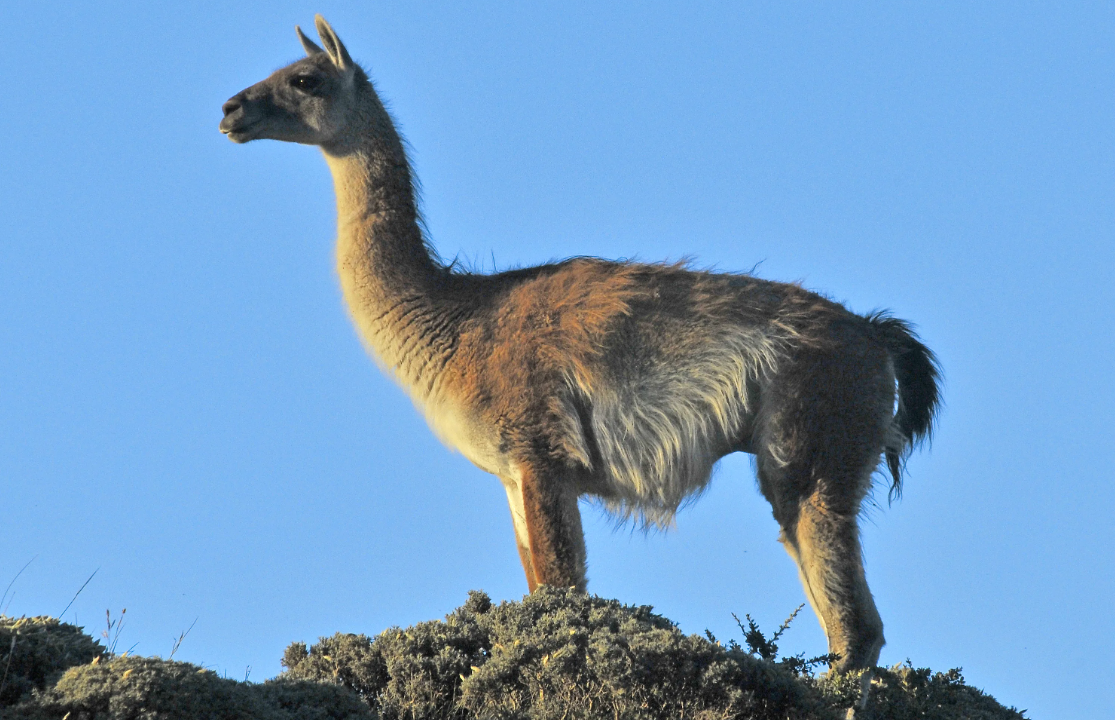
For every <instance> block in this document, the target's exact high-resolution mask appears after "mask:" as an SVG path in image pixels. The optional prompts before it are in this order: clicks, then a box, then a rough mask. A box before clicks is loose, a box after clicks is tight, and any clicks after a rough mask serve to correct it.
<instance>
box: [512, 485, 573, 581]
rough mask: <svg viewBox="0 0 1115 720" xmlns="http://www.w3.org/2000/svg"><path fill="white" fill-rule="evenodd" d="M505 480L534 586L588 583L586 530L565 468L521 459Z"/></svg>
mask: <svg viewBox="0 0 1115 720" xmlns="http://www.w3.org/2000/svg"><path fill="white" fill-rule="evenodd" d="M517 470H518V473H517V477H514V478H506V479H504V480H503V485H504V489H505V490H506V491H507V501H508V504H509V505H510V507H511V519H512V520H513V521H514V523H515V538H516V540H517V541H518V545H519V559H520V560H522V563H523V571H524V572H525V573H526V576H527V587H529V588H530V590H531V592H533V591H534V590H535V588H537V587H538V586H539V585H554V586H557V587H576V588H577V589H578V590H584V589H585V583H586V579H585V536H584V531H583V530H582V529H581V511H580V510H579V509H578V508H577V492H576V490H574V489H573V488H572V487H570V486H569V485H568V484H567V483H565V482H563V480H564V479H565V478H563V477H562V474H561V473H560V472H554V471H552V470H550V469H548V468H544V467H543V466H541V465H535V464H533V463H520V464H519V465H518V466H517Z"/></svg>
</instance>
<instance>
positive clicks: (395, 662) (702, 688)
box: [283, 588, 835, 720]
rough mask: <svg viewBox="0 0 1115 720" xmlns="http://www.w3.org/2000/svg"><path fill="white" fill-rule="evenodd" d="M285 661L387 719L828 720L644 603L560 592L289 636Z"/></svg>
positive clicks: (764, 668) (829, 713) (775, 674)
mask: <svg viewBox="0 0 1115 720" xmlns="http://www.w3.org/2000/svg"><path fill="white" fill-rule="evenodd" d="M283 662H284V665H286V667H287V672H286V676H287V677H297V678H305V679H313V680H318V681H322V682H333V683H338V684H341V685H345V686H346V687H349V688H351V689H353V690H354V691H356V692H357V693H358V694H359V695H360V696H361V697H363V698H364V699H365V700H366V701H367V702H368V703H369V705H371V706H372V707H373V708H375V709H376V710H378V711H379V713H380V714H381V716H382V717H383V718H384V719H385V720H388V719H391V720H394V719H396V718H399V719H403V718H406V719H407V720H419V719H420V718H429V719H431V720H432V719H433V718H438V719H439V720H440V719H441V718H460V719H462V720H463V719H464V718H470V719H471V718H537V719H539V720H542V719H548V718H655V719H659V718H755V719H761V718H797V717H802V718H804V717H810V718H824V717H835V714H834V711H833V710H831V709H830V708H829V707H828V706H827V705H826V704H825V703H824V699H823V696H822V693H821V692H820V691H819V690H818V689H816V688H814V687H812V686H810V685H809V684H807V683H803V682H801V681H800V679H799V678H798V677H796V676H795V675H794V674H793V673H792V672H790V671H789V670H787V669H786V668H784V667H781V666H779V665H778V664H776V663H771V662H764V661H762V660H759V659H757V658H754V657H752V656H751V655H749V654H747V653H746V652H743V651H741V650H739V649H738V648H736V649H726V648H723V647H721V646H720V645H719V644H717V643H714V642H711V641H709V640H707V639H705V638H702V637H699V636H696V635H693V636H686V635H684V634H682V633H681V632H680V631H679V630H678V629H677V627H676V626H674V624H673V623H671V622H670V621H669V620H666V619H665V618H663V617H661V616H658V615H655V614H654V613H652V612H651V610H650V608H648V607H627V606H624V605H621V604H620V603H618V602H616V601H614V600H603V599H601V598H597V597H593V596H590V595H587V594H585V593H579V592H576V591H572V590H564V589H557V588H542V589H540V590H539V591H538V592H535V593H534V594H532V595H530V596H528V597H526V598H524V599H523V601H522V602H518V603H511V602H508V603H502V604H500V605H499V606H493V605H492V604H491V602H490V601H489V599H488V597H487V596H486V595H484V594H483V593H478V592H473V593H471V594H470V596H469V600H468V602H466V603H465V605H464V606H463V607H461V608H459V609H458V610H456V611H455V612H453V613H452V614H450V615H449V616H448V617H447V618H446V619H445V621H444V622H426V623H421V624H418V625H415V626H413V627H410V628H407V629H405V630H403V629H398V628H395V629H391V630H388V631H386V632H384V633H382V634H381V635H379V636H378V637H376V638H375V640H370V639H368V638H367V637H365V636H363V635H340V634H338V635H334V636H333V637H331V638H323V639H322V640H321V641H320V642H319V643H318V644H317V645H315V646H313V647H312V648H310V649H309V650H307V648H306V646H305V645H303V644H301V643H296V644H294V645H292V646H290V647H289V648H288V649H287V652H286V655H285V656H284V658H283Z"/></svg>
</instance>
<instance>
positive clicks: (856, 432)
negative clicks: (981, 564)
mask: <svg viewBox="0 0 1115 720" xmlns="http://www.w3.org/2000/svg"><path fill="white" fill-rule="evenodd" d="M887 362H888V361H887V360H886V358H885V357H878V356H877V354H874V353H873V352H872V351H871V348H870V347H853V348H851V349H850V350H848V351H847V352H843V353H829V354H825V355H821V354H819V353H818V354H815V355H809V354H805V353H803V354H802V355H801V356H799V357H798V358H797V362H796V363H795V364H794V365H793V366H792V367H791V368H788V369H787V372H786V374H785V375H783V377H782V378H781V379H780V380H781V382H780V383H779V384H777V386H775V387H773V388H772V389H771V390H770V392H769V394H768V395H767V397H766V398H765V399H764V403H765V404H766V408H765V410H766V412H765V419H764V422H763V426H762V428H761V432H760V434H759V440H760V442H759V447H758V448H757V455H758V469H759V482H760V487H761V489H762V491H763V494H764V495H765V496H766V497H767V499H768V500H769V501H770V503H771V506H772V507H773V509H774V516H775V518H776V519H777V520H778V523H779V525H780V526H781V529H782V532H781V535H780V537H779V540H780V541H781V542H782V543H783V545H784V546H785V547H786V550H787V551H788V552H789V554H790V556H791V557H792V558H793V559H794V561H795V562H796V563H797V566H798V571H799V574H800V576H801V582H802V585H803V586H804V587H805V593H806V596H807V597H808V598H809V603H810V605H812V606H813V610H814V612H816V613H817V617H818V618H819V619H820V621H821V625H822V626H823V627H824V630H825V635H826V636H827V637H828V643H829V652H831V653H835V654H838V655H839V656H840V658H839V660H837V661H836V663H835V667H836V668H837V669H838V670H854V669H860V668H870V667H873V666H874V665H875V663H876V662H878V660H879V650H880V649H881V648H882V647H883V623H882V620H881V619H880V618H879V612H878V610H877V609H876V608H875V601H874V599H873V598H872V597H871V591H870V590H869V589H868V587H867V578H866V577H865V575H864V571H863V550H862V548H861V546H860V541H859V524H858V522H857V520H858V515H859V512H860V507H861V505H862V503H863V500H864V498H865V497H866V495H867V492H868V490H869V489H870V486H871V475H872V473H873V472H874V470H875V468H876V466H877V465H878V463H879V458H880V455H881V453H882V450H883V444H884V440H885V438H886V433H887V430H888V428H889V426H890V421H891V409H892V403H893V402H894V389H893V388H894V379H893V375H892V374H891V373H890V370H889V365H888V364H887Z"/></svg>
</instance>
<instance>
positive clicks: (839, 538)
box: [779, 493, 884, 671]
mask: <svg viewBox="0 0 1115 720" xmlns="http://www.w3.org/2000/svg"><path fill="white" fill-rule="evenodd" d="M779 540H780V541H781V542H782V543H783V545H784V546H785V548H786V550H787V552H788V553H789V554H790V557H792V558H793V559H794V561H795V562H796V563H797V566H798V572H799V575H800V576H801V582H802V585H803V586H804V588H805V593H806V596H807V597H808V598H809V603H810V605H812V607H813V611H814V612H815V613H816V614H817V617H818V618H819V619H820V621H821V626H822V627H823V628H824V630H825V635H826V636H827V637H828V644H829V652H830V653H835V654H837V655H839V656H840V657H839V659H838V660H837V661H836V663H835V667H836V669H838V670H841V671H846V670H855V669H861V668H871V667H874V666H875V664H876V663H877V662H878V661H879V651H880V650H881V649H882V647H883V643H884V639H883V621H882V619H881V618H880V617H879V611H878V610H877V609H876V607H875V601H874V599H873V598H872V597H871V590H870V589H868V587H867V578H866V576H865V574H864V570H863V560H862V558H863V554H862V549H861V548H860V542H859V527H858V525H857V522H856V515H855V514H852V515H847V514H843V513H840V512H838V511H835V510H834V509H832V508H831V507H829V506H828V505H827V504H826V503H825V500H824V498H823V497H820V496H819V494H818V493H815V494H814V495H813V496H811V497H809V498H806V499H804V500H803V501H802V502H801V503H800V504H799V506H798V508H797V512H796V517H795V518H794V519H793V520H791V521H789V522H786V523H784V524H783V526H782V533H781V536H780V537H779Z"/></svg>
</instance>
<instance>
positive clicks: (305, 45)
mask: <svg viewBox="0 0 1115 720" xmlns="http://www.w3.org/2000/svg"><path fill="white" fill-rule="evenodd" d="M294 32H296V33H298V42H300V43H302V49H303V50H305V51H306V55H307V56H309V57H313V56H314V55H317V54H319V53H323V52H325V51H324V50H322V49H321V47H320V46H319V45H318V44H317V43H316V42H314V41H313V40H311V39H310V38H308V37H306V33H304V32H302V28H300V27H298V26H297V25H295V26H294Z"/></svg>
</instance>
